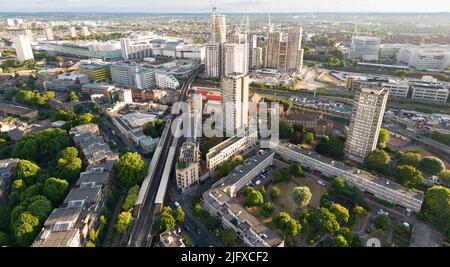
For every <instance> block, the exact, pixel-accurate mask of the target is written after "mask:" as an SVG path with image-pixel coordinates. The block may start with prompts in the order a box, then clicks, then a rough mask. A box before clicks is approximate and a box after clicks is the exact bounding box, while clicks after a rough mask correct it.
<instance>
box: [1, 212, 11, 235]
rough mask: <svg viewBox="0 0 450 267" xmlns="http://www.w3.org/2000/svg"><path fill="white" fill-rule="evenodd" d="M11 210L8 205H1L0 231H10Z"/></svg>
mask: <svg viewBox="0 0 450 267" xmlns="http://www.w3.org/2000/svg"><path fill="white" fill-rule="evenodd" d="M10 212H11V210H10V209H9V208H7V207H0V232H8V231H9V226H10V221H9V219H10Z"/></svg>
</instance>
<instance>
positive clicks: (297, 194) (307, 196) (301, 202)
mask: <svg viewBox="0 0 450 267" xmlns="http://www.w3.org/2000/svg"><path fill="white" fill-rule="evenodd" d="M311 197H312V194H311V191H310V190H309V188H308V187H306V186H303V187H295V188H294V189H293V190H292V198H293V199H294V201H295V203H297V205H298V206H299V207H300V208H304V207H306V206H307V205H308V203H309V201H310V200H311Z"/></svg>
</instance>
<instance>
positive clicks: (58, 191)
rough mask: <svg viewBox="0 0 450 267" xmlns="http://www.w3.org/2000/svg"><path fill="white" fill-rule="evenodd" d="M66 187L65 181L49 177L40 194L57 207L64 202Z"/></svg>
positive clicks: (67, 185)
mask: <svg viewBox="0 0 450 267" xmlns="http://www.w3.org/2000/svg"><path fill="white" fill-rule="evenodd" d="M68 187H69V183H68V182H67V181H66V180H62V179H58V178H54V177H51V178H48V179H47V181H45V183H44V187H43V188H42V193H43V194H44V196H45V197H47V198H48V199H49V200H50V201H52V203H53V204H54V205H55V206H57V205H59V204H60V203H61V202H62V201H63V200H64V198H65V196H66V192H67V188H68Z"/></svg>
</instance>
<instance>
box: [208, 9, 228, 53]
mask: <svg viewBox="0 0 450 267" xmlns="http://www.w3.org/2000/svg"><path fill="white" fill-rule="evenodd" d="M226 40H227V20H226V17H225V16H223V15H220V14H219V13H218V12H217V9H216V8H215V7H214V8H213V13H212V15H211V42H212V43H219V44H223V43H225V42H226Z"/></svg>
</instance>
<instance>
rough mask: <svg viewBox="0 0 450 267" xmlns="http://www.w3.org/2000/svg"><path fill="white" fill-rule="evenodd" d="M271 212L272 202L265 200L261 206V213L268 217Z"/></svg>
mask: <svg viewBox="0 0 450 267" xmlns="http://www.w3.org/2000/svg"><path fill="white" fill-rule="evenodd" d="M272 213H273V203H272V202H266V203H264V204H263V205H262V207H261V215H262V216H264V217H270V215H272Z"/></svg>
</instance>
